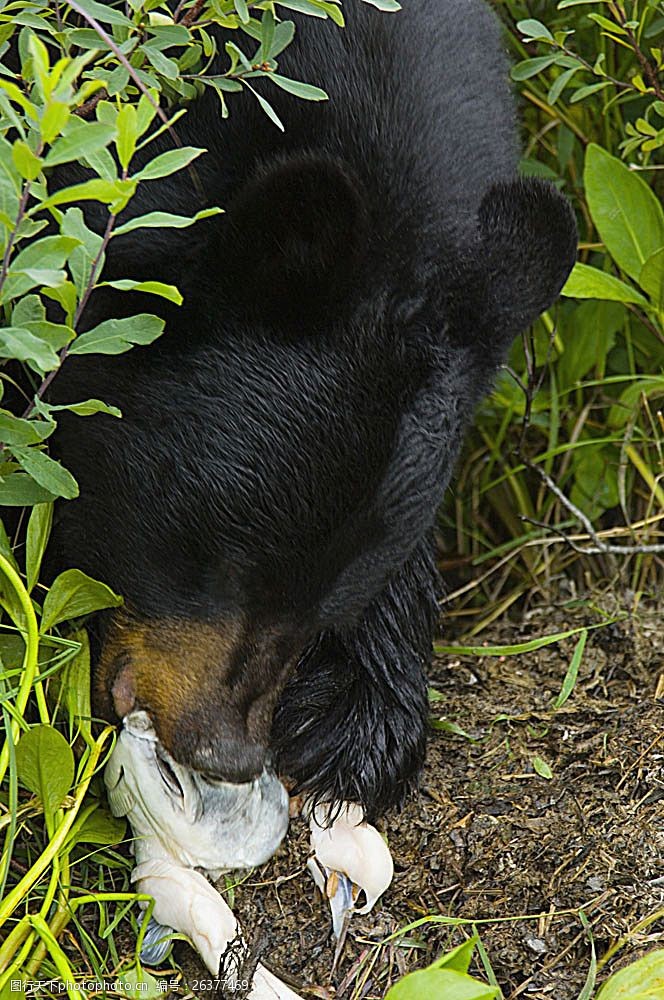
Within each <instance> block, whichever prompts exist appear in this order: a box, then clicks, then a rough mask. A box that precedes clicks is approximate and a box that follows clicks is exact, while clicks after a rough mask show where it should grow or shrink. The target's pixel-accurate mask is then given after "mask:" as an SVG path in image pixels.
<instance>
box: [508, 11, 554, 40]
mask: <svg viewBox="0 0 664 1000" xmlns="http://www.w3.org/2000/svg"><path fill="white" fill-rule="evenodd" d="M516 26H517V30H518V31H520V32H521V34H522V35H524V36H525V37H526V38H546V39H547V41H549V42H552V41H553V35H552V34H551V32H550V31H549V29H548V28H547V27H546V25H544V24H542V22H541V21H536V20H535V18H534V17H528V18H526V19H525V20H524V21H517V24H516Z"/></svg>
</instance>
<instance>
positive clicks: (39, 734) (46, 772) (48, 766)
mask: <svg viewBox="0 0 664 1000" xmlns="http://www.w3.org/2000/svg"><path fill="white" fill-rule="evenodd" d="M16 768H17V772H18V780H19V781H20V782H21V784H22V785H24V786H25V787H26V788H27V789H29V790H30V791H31V792H32V793H33V795H37V796H38V797H39V799H40V800H41V803H42V805H43V807H44V813H45V814H46V816H49V817H50V816H53V814H54V813H55V811H56V809H58V808H59V806H60V805H61V804H62V800H63V799H64V797H65V795H66V794H67V792H68V791H69V789H70V788H71V786H72V784H73V783H74V754H73V752H72V748H71V747H70V746H69V744H68V743H67V740H66V739H65V738H64V736H63V735H62V733H59V732H58V731H57V729H54V728H53V727H52V726H33V728H32V729H29V730H28V732H27V733H25V734H24V735H23V736H22V737H21V739H20V741H19V744H18V746H17V747H16Z"/></svg>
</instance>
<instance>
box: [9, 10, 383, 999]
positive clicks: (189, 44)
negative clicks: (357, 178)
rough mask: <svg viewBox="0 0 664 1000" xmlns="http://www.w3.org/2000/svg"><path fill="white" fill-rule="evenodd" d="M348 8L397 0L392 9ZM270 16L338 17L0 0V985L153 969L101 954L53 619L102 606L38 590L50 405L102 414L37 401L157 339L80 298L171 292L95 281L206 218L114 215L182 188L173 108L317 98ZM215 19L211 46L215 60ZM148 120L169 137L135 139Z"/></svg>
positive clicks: (104, 847)
mask: <svg viewBox="0 0 664 1000" xmlns="http://www.w3.org/2000/svg"><path fill="white" fill-rule="evenodd" d="M366 2H372V3H373V4H374V6H376V7H379V8H381V9H383V10H397V9H398V8H399V4H397V3H395V2H393V0H366ZM290 10H297V11H300V12H303V13H305V14H309V15H312V16H314V17H317V18H319V19H321V20H323V21H324V20H330V21H332V22H334V24H336V25H337V26H343V23H344V19H343V12H342V7H341V3H340V2H339V0H290V2H283V3H279V2H272V0H262V2H256V0H209V2H206V3H199V2H194V0H185V2H183V3H182V4H180V5H179V6H178V8H177V11H175V12H174V10H173V9H171V8H169V6H168V5H167V4H166V3H162V2H160V0H129V2H127V3H125V2H124V0H111V2H109V3H103V4H102V3H99V2H97V0H69V2H68V3H66V4H65V3H55V4H53V3H47V2H40V0H12V2H7V0H0V404H3V405H1V406H0V507H27V508H32V509H31V510H27V511H25V512H24V514H23V517H19V518H17V519H12V523H16V522H17V523H18V529H16V531H15V534H14V537H12V538H10V537H9V534H8V531H7V530H6V528H5V526H4V525H3V524H2V521H0V608H1V609H2V611H1V615H2V617H1V618H0V730H2V732H3V733H4V742H3V744H2V747H1V749H0V994H1V995H4V991H6V990H7V989H8V988H9V984H10V982H12V981H16V980H18V981H25V982H29V981H32V980H34V979H35V978H39V976H38V975H37V974H38V973H40V970H41V972H42V977H43V978H51V977H56V978H59V979H61V980H62V981H67V982H75V981H76V979H77V976H78V973H79V972H88V973H90V974H94V975H95V976H97V977H99V978H103V979H106V980H107V981H108V980H113V979H116V980H117V983H118V986H119V987H122V989H123V990H124V994H125V995H127V996H138V995H140V996H145V995H146V993H145V991H144V989H141V988H140V987H141V986H144V985H145V984H146V983H148V982H151V979H150V977H148V978H147V979H146V974H144V973H143V972H142V970H141V969H140V966H137V965H136V959H135V958H134V957H132V958H131V960H130V964H129V966H128V967H127V964H126V963H127V957H126V956H125V955H124V954H123V959H122V961H121V960H120V958H119V954H118V946H117V945H116V943H115V939H114V935H115V933H116V930H117V928H118V927H119V925H120V924H121V923H122V922H123V921H129V923H130V924H131V926H132V929H133V934H134V938H136V937H137V935H138V932H139V927H138V923H137V914H138V912H139V911H138V908H137V905H136V904H137V902H138V899H139V897H137V896H136V894H135V892H133V891H132V887H131V884H130V882H129V864H128V862H127V861H126V859H125V858H124V857H121V856H120V855H117V854H115V853H114V851H113V850H112V848H113V847H114V846H115V845H117V844H119V843H120V842H121V841H122V839H123V837H124V833H125V827H124V823H121V822H119V821H118V820H115V819H113V817H112V816H110V815H109V814H108V812H107V810H106V809H105V808H104V807H103V806H102V805H101V800H100V797H99V789H98V788H97V783H98V778H97V773H98V771H99V769H100V768H101V767H102V765H103V762H104V758H105V755H106V754H107V753H108V751H109V750H110V745H111V740H112V733H113V727H110V726H106V727H104V726H101V725H100V724H99V723H97V724H95V721H94V720H93V719H92V716H91V702H90V651H89V644H88V639H87V635H86V633H85V631H84V630H82V629H81V628H80V627H79V628H78V630H77V631H73V629H74V628H75V627H76V625H75V624H74V623H77V622H79V620H80V619H85V617H86V616H87V615H89V614H91V613H93V612H95V611H98V610H100V609H104V608H113V607H117V606H119V605H120V604H121V602H122V599H121V597H120V596H119V595H117V594H114V593H113V592H112V591H111V590H110V589H109V587H107V586H106V585H105V584H104V583H102V582H99V581H95V580H91V579H90V578H89V577H87V576H86V575H85V574H84V573H82V572H81V571H80V570H78V569H75V568H72V569H68V570H66V571H64V572H63V573H61V574H60V575H59V576H58V577H57V579H56V580H55V581H54V582H53V583H52V585H51V587H50V589H48V590H46V588H44V587H43V586H42V585H41V584H40V582H39V576H40V569H41V565H42V560H43V558H44V553H45V550H46V547H47V545H48V540H49V536H50V532H51V525H52V521H53V504H54V501H56V500H58V501H59V502H61V503H63V502H67V501H68V500H71V499H74V498H75V497H76V496H77V495H78V485H77V483H76V481H75V479H74V477H73V476H72V475H71V473H70V472H69V471H68V470H67V469H66V468H64V467H63V465H62V464H61V463H60V462H59V461H56V460H55V459H54V458H53V457H52V456H51V455H50V454H49V446H50V444H51V441H52V438H53V435H54V434H56V435H57V429H58V421H59V419H60V416H61V414H62V412H63V411H68V412H70V413H72V414H74V415H76V416H77V417H79V418H86V419H93V420H94V419H95V417H96V415H97V414H99V413H104V414H107V415H109V416H112V417H115V418H117V419H121V418H122V414H121V412H120V410H119V409H118V408H117V407H116V406H115V405H114V401H113V400H107V401H106V400H100V399H96V398H91V399H85V400H71V401H69V402H67V403H66V404H65V403H60V404H57V405H56V404H54V403H52V402H50V400H49V392H48V390H49V387H50V386H51V384H52V382H53V380H54V379H56V378H57V377H58V374H59V372H60V371H61V369H62V368H63V366H65V365H67V364H68V363H69V359H70V358H72V357H75V356H76V355H84V354H103V355H115V354H120V353H123V352H125V351H129V350H133V349H135V348H136V347H137V346H140V348H141V349H142V348H146V347H148V346H149V345H150V344H152V343H153V342H154V341H156V340H157V339H158V338H159V337H160V336H161V334H162V332H163V327H164V324H163V321H162V320H161V319H160V318H158V317H157V316H155V315H153V314H152V313H150V312H146V313H141V314H139V315H134V316H131V317H128V318H122V319H113V318H109V319H107V320H105V321H104V322H101V323H99V324H98V325H97V326H95V327H94V328H92V329H88V327H89V326H90V324H89V323H88V322H86V320H87V315H86V310H87V307H88V303H89V300H90V297H91V296H92V294H93V293H94V291H95V289H97V288H99V287H101V286H104V285H106V286H111V287H113V288H114V289H116V290H117V291H119V292H123V291H139V292H142V293H144V294H145V295H150V296H158V297H161V298H163V299H166V300H168V301H169V302H172V303H174V304H175V305H180V304H181V303H182V295H181V294H180V292H179V290H178V289H177V288H176V287H174V286H173V285H170V284H166V283H164V282H162V281H160V280H159V275H158V274H157V275H155V278H154V280H150V281H137V280H136V279H135V278H134V277H133V276H132V275H131V274H127V275H122V276H121V277H120V278H118V279H115V280H113V281H107V280H106V278H105V273H104V268H105V261H106V255H107V252H108V249H109V246H110V245H111V243H112V241H113V240H114V239H116V238H117V237H118V236H121V235H122V234H125V233H129V232H132V231H137V230H141V229H146V230H148V229H154V228H172V229H182V228H185V227H189V226H193V225H195V224H196V223H197V222H198V221H199V220H201V219H204V218H207V217H208V216H210V215H214V214H216V213H217V212H219V211H221V210H222V209H221V207H217V208H212V209H206V210H203V211H200V212H198V213H197V214H196V215H194V216H192V217H186V216H180V215H174V214H173V213H171V212H169V211H168V207H169V206H168V205H163V206H161V207H160V208H158V209H157V210H154V211H151V212H149V213H148V214H146V215H142V216H135V217H134V218H131V219H130V220H127V221H123V222H119V221H118V215H119V213H120V212H122V211H123V210H124V209H125V208H127V206H129V205H130V204H131V202H132V200H133V199H134V198H135V197H136V194H137V192H138V191H140V190H141V185H143V184H144V183H148V182H150V181H151V180H155V179H157V178H164V177H169V176H170V175H173V174H176V173H178V172H182V171H187V172H189V173H190V175H191V177H192V179H193V180H194V181H196V173H195V171H196V163H195V161H196V159H197V158H198V157H199V156H200V155H201V154H202V153H203V152H204V150H203V149H201V148H199V147H187V146H184V147H183V146H181V145H179V143H178V141H177V129H176V126H177V122H178V120H179V119H180V118H181V117H182V115H184V114H186V113H187V112H186V107H182V106H178V104H179V103H180V104H181V102H183V101H184V102H187V101H190V100H193V99H195V98H196V97H197V96H199V95H200V94H201V93H202V92H203V91H204V88H209V87H211V88H213V90H214V91H215V93H216V94H217V96H218V99H219V115H220V117H225V116H227V115H228V114H229V113H230V110H231V108H232V95H233V94H235V93H237V92H240V91H242V90H247V91H249V92H250V93H251V94H253V95H254V96H255V98H256V100H257V101H258V102H259V104H260V106H261V107H262V108H263V109H264V111H265V113H266V114H267V115H268V116H269V117H270V118H271V119H272V121H273V122H274V124H275V126H277V127H279V128H283V127H284V124H283V123H282V122H280V121H279V119H278V118H277V116H276V114H275V112H274V110H273V109H272V107H271V105H270V103H269V95H270V92H271V88H274V87H276V88H278V89H279V90H285V91H287V92H288V93H290V94H293V95H294V96H295V97H298V98H300V99H302V100H308V101H322V100H325V99H326V95H325V93H324V91H322V90H320V89H319V88H317V87H314V86H311V85H310V84H308V83H306V82H303V81H299V80H293V79H290V78H288V77H285V76H283V75H282V74H281V73H279V71H278V69H279V64H278V60H279V57H280V55H281V53H282V52H283V51H284V49H286V48H287V46H288V45H289V44H290V42H291V41H292V39H293V36H294V32H295V27H294V24H293V22H292V21H290V20H288V12H289V11H290ZM323 27H324V28H326V30H336V29H333V28H330V26H323ZM219 28H223V29H225V33H224V36H223V37H224V38H225V39H228V40H227V41H226V42H225V44H224V45H223V47H222V49H221V51H218V42H217V40H216V39H217V37H221V36H219V33H218V30H217V29H219ZM231 39H232V40H231ZM213 65H214V72H212V66H213ZM164 133H167V134H170V135H171V138H172V139H173V148H172V149H166V151H163V145H162V147H161V148H162V152H160V153H154V152H152V151H153V150H154V147H153V146H152V145H151V144H152V143H153V141H154V139H155V138H156V137H157V136H159V135H163V134H164ZM151 153H152V155H151ZM70 164H77V165H82V166H83V167H85V168H87V172H88V175H87V177H84V179H82V180H80V181H79V182H78V183H76V184H71V185H69V186H63V180H64V177H63V174H62V168H63V167H64V168H65V169H66V168H67V166H68V165H70ZM65 176H66V175H65ZM90 202H92V203H97V206H98V207H100V208H101V213H102V217H104V216H105V220H106V221H105V225H104V226H103V227H102V229H100V231H93V230H92V229H90V228H89V226H88V224H87V222H86V216H85V214H84V212H83V211H82V210H81V207H80V205H81V204H83V203H90ZM148 237H149V234H148ZM16 554H19V557H18V558H17V555H16ZM28 708H29V713H28ZM28 718H29V720H30V721H26V719H28ZM65 734H66V735H65ZM17 871H18V872H21V873H23V874H22V875H21V876H20V877H17V876H16V872H17ZM109 873H111V875H110V876H109ZM113 873H114V874H113ZM109 879H110V881H109ZM91 887H92V888H94V892H92V893H91V892H90V889H91ZM146 902H147V900H146ZM91 904H92V905H93V908H94V912H95V913H96V914H98V934H97V937H96V938H95V939H94V940H93V938H92V937H91V935H90V932H89V921H87V922H86V923H83V922H82V921H81V920H80V919H79V916H78V910H79V908H80V907H84V906H90V905H91ZM68 926H71V929H72V931H73V933H74V934H75V936H76V938H77V940H78V941H79V942H80V943H81V947H82V953H84V954H85V955H86V963H87V967H86V969H84V970H79V969H76V968H72V965H71V963H70V958H69V957H68V956H67V954H66V953H65V951H64V950H63V948H62V947H61V945H60V943H59V939H60V937H61V935H62V933H63V931H64V930H65V928H67V927H68ZM104 949H105V950H104ZM123 961H124V967H123ZM153 986H154V982H153ZM12 990H13V992H12V996H14V995H17V996H20V995H21V994H20V992H17V991H16V990H15V989H14V987H13V986H12ZM77 995H78V996H81V995H83V996H84V995H85V994H82V993H81V992H80V991H77ZM118 995H121V990H120V989H119V990H118Z"/></svg>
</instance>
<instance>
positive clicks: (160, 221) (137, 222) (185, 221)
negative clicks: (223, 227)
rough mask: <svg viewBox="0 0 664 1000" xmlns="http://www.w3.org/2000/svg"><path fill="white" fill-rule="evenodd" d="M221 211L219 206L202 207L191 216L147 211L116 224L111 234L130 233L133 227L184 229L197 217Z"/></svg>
mask: <svg viewBox="0 0 664 1000" xmlns="http://www.w3.org/2000/svg"><path fill="white" fill-rule="evenodd" d="M222 211H223V209H221V208H204V209H202V211H200V212H197V213H196V215H192V216H187V215H172V214H171V213H170V212H148V213H147V215H137V216H136V218H134V219H130V220H129V222H125V223H123V224H122V225H121V226H118V227H117V229H115V230H114V232H113V236H122V234H123V233H131V232H132V231H133V230H134V229H186V227H187V226H193V224H194V223H195V222H198V220H199V219H207V218H209V217H210V216H211V215H220V214H221V213H222Z"/></svg>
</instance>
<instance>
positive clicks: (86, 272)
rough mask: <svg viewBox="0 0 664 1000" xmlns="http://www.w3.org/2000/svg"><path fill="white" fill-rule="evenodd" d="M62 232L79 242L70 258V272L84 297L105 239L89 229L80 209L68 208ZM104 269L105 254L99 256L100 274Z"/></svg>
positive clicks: (63, 220) (98, 266) (79, 292)
mask: <svg viewBox="0 0 664 1000" xmlns="http://www.w3.org/2000/svg"><path fill="white" fill-rule="evenodd" d="M61 228H62V232H63V233H65V234H66V235H67V236H73V237H74V238H75V239H77V240H78V241H79V244H80V245H79V246H77V247H76V249H75V250H74V251H73V252H72V255H71V257H70V258H69V270H70V271H71V276H72V278H73V279H74V282H75V284H76V288H77V291H78V294H79V295H83V293H84V292H85V290H86V288H87V287H88V283H89V281H90V276H91V274H92V266H93V263H94V262H95V260H96V259H97V257H98V255H99V253H100V250H101V247H102V244H103V242H104V241H103V239H102V237H101V236H100V235H99V234H98V233H95V232H93V231H92V230H91V229H89V228H88V226H87V225H86V222H85V218H84V216H83V212H82V211H81V209H80V208H77V207H72V208H68V209H67V211H66V212H65V214H64V216H63V219H62V226H61ZM103 267H104V254H101V256H99V260H98V264H97V268H98V273H100V272H101V271H102V270H103Z"/></svg>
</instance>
